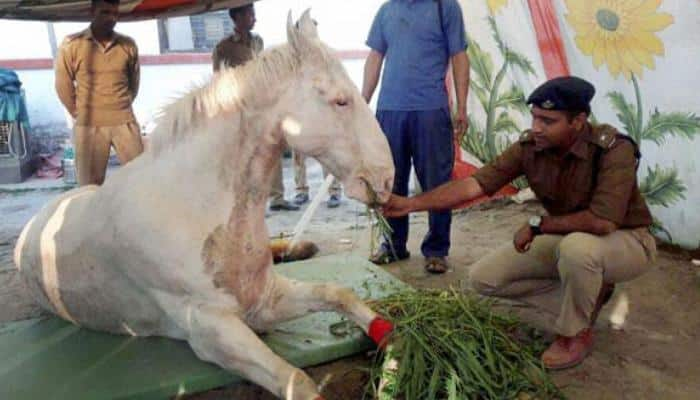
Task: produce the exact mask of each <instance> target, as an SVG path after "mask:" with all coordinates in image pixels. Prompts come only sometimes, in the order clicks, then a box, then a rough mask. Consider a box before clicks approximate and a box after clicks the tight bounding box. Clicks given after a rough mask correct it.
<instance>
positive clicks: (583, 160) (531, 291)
mask: <svg viewBox="0 0 700 400" xmlns="http://www.w3.org/2000/svg"><path fill="white" fill-rule="evenodd" d="M594 93H595V89H594V87H593V85H591V84H590V83H589V82H587V81H585V80H583V79H580V78H576V77H564V78H557V79H553V80H551V81H548V82H546V83H545V84H543V85H542V86H540V87H538V88H537V89H536V90H535V91H534V92H533V93H532V94H531V95H530V97H529V98H528V101H527V102H528V104H530V105H531V113H532V129H530V130H528V131H526V132H525V133H524V134H523V135H522V136H521V138H520V140H518V141H517V142H516V143H514V144H512V145H511V146H510V147H509V148H508V149H506V151H505V152H504V153H503V154H501V155H500V156H499V157H498V158H496V159H495V160H494V161H493V162H491V163H490V164H488V165H486V166H484V167H483V168H481V169H480V170H479V171H477V172H476V173H475V174H474V175H473V176H472V177H470V178H467V179H465V180H460V181H453V182H450V183H447V184H445V185H442V186H440V187H438V188H437V189H435V190H432V191H430V192H428V193H424V194H422V195H419V196H417V197H413V198H404V197H400V196H396V195H394V196H392V198H391V199H390V200H389V202H388V203H387V205H386V206H385V214H386V215H389V216H398V215H405V214H407V213H410V212H413V211H420V210H437V209H449V208H451V207H453V206H455V205H458V204H461V203H463V202H464V201H466V200H469V199H473V198H476V197H479V196H482V195H484V194H486V195H491V194H493V193H495V192H496V191H498V190H499V189H500V188H501V187H502V186H504V185H505V184H507V183H509V182H510V181H512V180H513V179H515V178H517V177H518V176H521V175H524V176H526V177H527V180H528V181H529V183H530V187H531V188H532V190H533V191H534V193H535V195H536V196H537V198H538V199H539V200H540V201H541V202H542V205H543V206H544V208H545V210H546V211H547V215H543V216H538V215H537V216H532V217H531V218H530V220H529V222H528V223H527V224H525V225H524V226H523V227H521V228H520V229H519V230H518V231H517V232H516V233H515V235H514V238H513V242H512V243H508V244H506V245H505V246H503V247H501V248H499V249H498V250H496V251H494V252H493V253H491V254H490V255H488V256H486V257H484V258H483V259H481V260H479V261H478V262H477V263H476V264H474V265H473V266H472V267H471V271H470V276H469V278H470V281H471V284H472V287H473V288H474V289H475V290H476V291H477V292H479V293H481V294H484V295H489V296H498V297H506V298H524V297H527V296H532V295H536V294H540V293H543V292H546V291H549V290H552V289H554V288H556V287H561V293H562V296H561V306H560V312H559V316H558V318H557V320H556V324H555V326H554V329H555V330H556V332H557V334H558V336H557V338H556V340H555V341H554V342H553V343H552V344H551V346H550V347H549V348H548V349H547V350H546V351H545V352H544V354H543V355H542V360H543V362H544V365H545V366H546V367H548V368H550V369H561V368H567V367H571V366H574V365H577V364H579V363H580V362H581V361H582V360H583V359H584V358H585V357H586V356H587V355H588V354H589V353H590V351H591V348H592V345H593V335H592V331H591V327H592V326H593V324H594V323H595V319H596V317H597V315H598V312H599V311H600V309H601V308H602V306H603V305H604V304H605V302H607V300H609V298H610V296H611V295H612V290H613V288H614V284H615V283H616V282H622V281H627V280H630V279H633V278H635V277H637V276H639V275H641V274H643V273H644V272H646V271H647V270H648V269H649V267H650V265H651V264H652V263H653V262H654V260H655V257H656V245H655V241H654V238H653V237H652V236H651V234H650V233H649V229H648V228H649V226H650V224H651V223H652V217H651V214H650V213H649V209H648V208H647V205H646V203H645V202H644V199H643V198H642V195H641V194H640V191H639V187H638V184H637V177H636V176H637V175H636V170H637V163H638V157H639V153H638V150H637V145H636V144H635V143H634V141H632V140H631V139H630V138H628V137H627V136H625V135H622V134H620V133H618V131H617V130H615V128H613V127H611V126H609V125H593V124H591V123H590V122H588V116H589V114H590V105H589V103H590V101H591V99H592V98H593V95H594ZM533 301H537V299H533Z"/></svg>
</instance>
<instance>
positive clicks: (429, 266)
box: [425, 257, 450, 274]
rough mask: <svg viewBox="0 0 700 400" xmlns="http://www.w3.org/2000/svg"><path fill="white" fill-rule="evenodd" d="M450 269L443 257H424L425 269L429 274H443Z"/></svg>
mask: <svg viewBox="0 0 700 400" xmlns="http://www.w3.org/2000/svg"><path fill="white" fill-rule="evenodd" d="M449 269H450V264H448V263H447V259H445V257H426V258H425V270H426V271H428V272H430V273H431V274H444V273H445V272H447V271H448V270H449Z"/></svg>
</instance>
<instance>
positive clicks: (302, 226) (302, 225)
mask: <svg viewBox="0 0 700 400" xmlns="http://www.w3.org/2000/svg"><path fill="white" fill-rule="evenodd" d="M333 179H335V178H334V177H333V175H331V174H328V176H327V177H326V180H324V181H323V183H322V184H321V187H320V188H319V189H318V192H317V193H316V196H314V199H313V200H311V204H309V207H308V208H307V209H306V211H304V214H303V215H302V216H301V218H300V219H299V222H297V224H296V225H295V226H294V236H293V237H292V241H291V242H290V243H289V246H287V251H290V250H291V249H293V248H294V246H295V245H296V244H297V242H299V239H300V238H301V235H302V234H303V233H304V231H305V230H306V228H307V226H308V225H309V222H310V221H311V217H313V215H314V213H315V212H316V209H317V208H318V205H319V204H321V198H323V195H324V194H326V193H327V192H328V188H329V187H331V184H332V183H333Z"/></svg>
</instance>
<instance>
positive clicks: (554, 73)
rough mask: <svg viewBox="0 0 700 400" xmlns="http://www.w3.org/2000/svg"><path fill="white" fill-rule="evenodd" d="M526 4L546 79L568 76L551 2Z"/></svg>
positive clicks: (536, 1) (555, 14)
mask: <svg viewBox="0 0 700 400" xmlns="http://www.w3.org/2000/svg"><path fill="white" fill-rule="evenodd" d="M581 1H583V0H581ZM528 3H529V5H530V14H531V15H532V23H533V25H534V26H535V32H536V34H537V45H538V46H539V48H540V57H542V63H543V64H544V70H545V73H546V74H547V79H552V78H556V77H559V76H568V75H569V61H568V60H567V58H566V52H565V50H564V43H563V42H562V39H561V38H562V36H561V31H560V30H559V21H558V19H557V12H556V10H555V9H554V5H553V4H552V0H528Z"/></svg>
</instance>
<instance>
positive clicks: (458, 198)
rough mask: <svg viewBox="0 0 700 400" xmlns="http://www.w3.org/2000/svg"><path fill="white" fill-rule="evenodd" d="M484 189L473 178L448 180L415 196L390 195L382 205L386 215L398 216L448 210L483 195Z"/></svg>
mask: <svg viewBox="0 0 700 400" xmlns="http://www.w3.org/2000/svg"><path fill="white" fill-rule="evenodd" d="M483 195H484V190H483V189H482V188H481V185H480V184H479V182H478V181H477V180H476V179H474V178H471V177H470V178H467V179H460V180H456V181H450V182H447V183H445V184H444V185H441V186H439V187H437V188H435V189H433V190H431V191H429V192H425V193H422V194H420V195H418V196H415V197H409V198H406V197H401V196H397V195H391V198H390V199H389V201H388V202H387V203H386V204H385V205H384V206H383V210H382V213H383V214H384V215H386V216H387V217H400V216H403V215H406V214H409V213H411V212H414V211H426V210H431V211H434V210H449V209H451V208H452V207H455V206H457V205H459V204H462V203H464V202H465V201H469V200H471V199H475V198H477V197H480V196H483Z"/></svg>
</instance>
